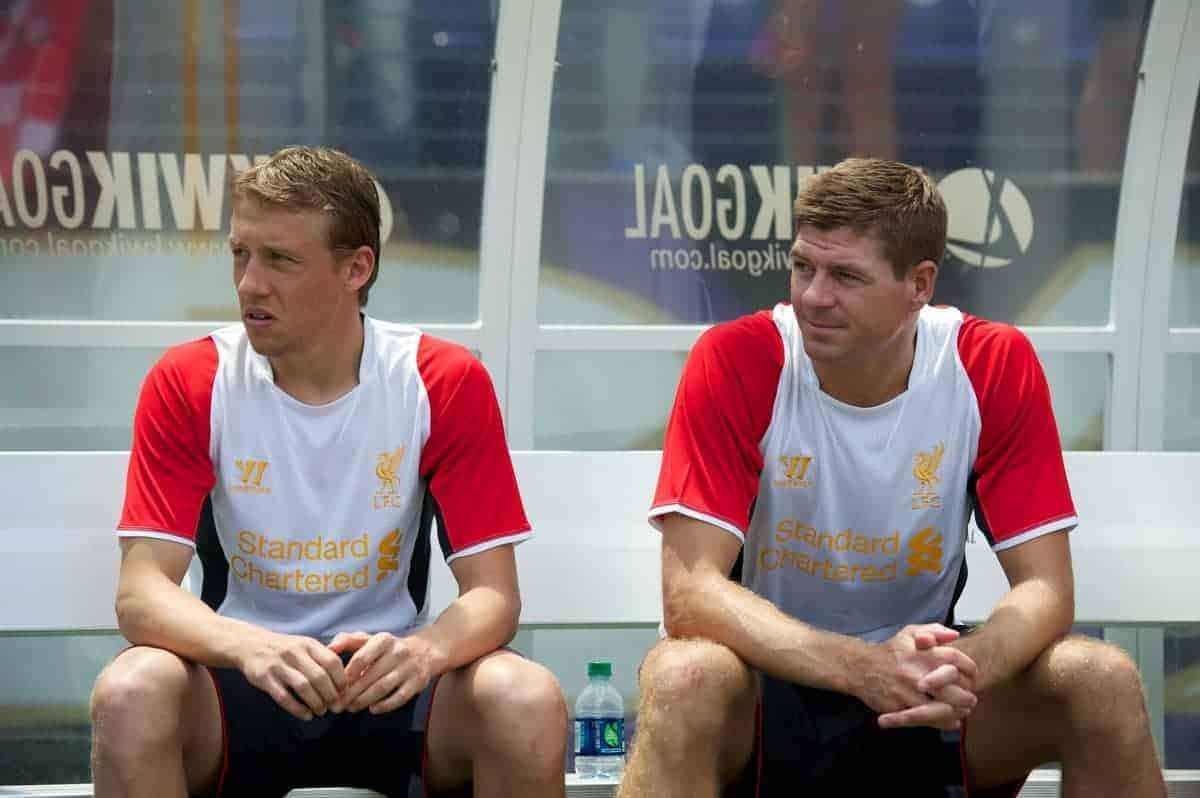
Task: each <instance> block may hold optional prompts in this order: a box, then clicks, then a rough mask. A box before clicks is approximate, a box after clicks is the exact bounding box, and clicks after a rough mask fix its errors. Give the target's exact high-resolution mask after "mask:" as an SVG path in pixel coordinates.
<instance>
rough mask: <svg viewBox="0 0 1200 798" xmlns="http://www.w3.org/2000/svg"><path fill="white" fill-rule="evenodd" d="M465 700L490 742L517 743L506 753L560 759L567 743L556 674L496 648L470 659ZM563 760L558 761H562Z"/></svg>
mask: <svg viewBox="0 0 1200 798" xmlns="http://www.w3.org/2000/svg"><path fill="white" fill-rule="evenodd" d="M471 670H472V673H471V675H470V685H469V688H468V700H469V703H470V708H471V710H472V712H473V714H476V715H477V716H478V717H479V718H481V719H482V720H483V722H484V724H483V725H484V728H485V729H492V730H494V731H495V732H496V734H491V735H489V739H488V740H487V741H486V744H488V745H489V747H493V748H495V747H500V748H504V747H511V746H517V747H518V748H520V749H521V750H519V751H510V752H509V753H511V754H514V755H517V756H520V757H521V758H522V759H524V760H526V761H528V759H529V758H533V759H535V760H541V759H545V760H546V761H550V762H556V763H561V762H562V758H563V754H564V752H565V749H566V731H567V705H566V700H565V699H564V698H563V692H562V688H561V687H560V686H559V684H558V680H557V679H555V678H554V674H552V673H551V672H550V671H548V670H547V669H546V668H545V667H543V666H541V665H539V664H537V663H536V662H532V661H530V660H527V659H525V658H523V657H521V656H520V655H517V654H514V653H511V652H498V653H496V654H493V655H491V656H488V657H486V658H484V659H483V660H481V661H480V662H479V663H477V664H476V665H474V666H473V667H472V668H471ZM560 766H561V765H560Z"/></svg>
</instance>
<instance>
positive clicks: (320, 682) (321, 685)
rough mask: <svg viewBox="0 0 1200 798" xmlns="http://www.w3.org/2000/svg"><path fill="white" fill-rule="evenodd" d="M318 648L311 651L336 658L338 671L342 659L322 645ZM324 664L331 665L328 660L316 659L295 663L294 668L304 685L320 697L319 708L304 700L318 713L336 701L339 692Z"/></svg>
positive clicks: (322, 712)
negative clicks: (319, 649) (317, 650)
mask: <svg viewBox="0 0 1200 798" xmlns="http://www.w3.org/2000/svg"><path fill="white" fill-rule="evenodd" d="M318 648H321V649H322V651H321V652H312V653H313V654H314V655H316V656H319V655H322V654H323V655H327V656H329V657H333V658H334V659H335V660H337V670H338V671H340V670H341V665H342V661H341V660H340V659H338V657H337V655H336V654H334V653H332V652H331V651H329V650H328V649H324V648H323V647H320V646H318ZM326 666H331V664H330V663H328V662H325V663H322V662H318V661H317V660H316V659H312V660H305V661H302V662H299V663H297V665H296V669H297V670H298V671H299V672H300V674H301V676H302V677H303V680H304V683H305V685H306V686H308V687H309V688H310V689H311V690H312V691H313V692H314V693H316V694H317V695H318V696H319V697H320V701H321V706H320V708H318V707H316V706H313V704H312V703H311V702H309V701H307V700H306V701H305V703H307V704H308V705H309V706H310V707H312V709H313V711H314V712H316V713H317V714H318V715H323V714H324V713H325V710H326V709H327V708H329V707H331V706H332V705H333V703H334V702H335V701H337V698H338V693H339V692H340V688H339V687H338V685H337V682H335V681H334V677H333V676H331V675H330V674H329V671H328V670H326ZM343 680H344V677H343ZM302 697H303V695H302Z"/></svg>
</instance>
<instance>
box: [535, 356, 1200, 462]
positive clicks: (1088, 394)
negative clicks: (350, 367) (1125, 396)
mask: <svg viewBox="0 0 1200 798" xmlns="http://www.w3.org/2000/svg"><path fill="white" fill-rule="evenodd" d="M1038 357H1039V358H1040V359H1041V361H1042V367H1043V368H1044V370H1045V372H1046V379H1047V381H1048V382H1049V383H1050V395H1051V401H1052V402H1053V405H1054V415H1055V418H1056V419H1057V420H1058V431H1059V435H1060V436H1061V438H1062V444H1063V448H1064V449H1072V450H1099V449H1103V448H1104V414H1105V410H1106V405H1107V398H1108V395H1109V371H1110V369H1109V364H1110V361H1109V356H1108V355H1106V354H1104V353H1100V352H1097V353H1091V352H1082V353H1081V352H1069V353H1067V352H1039V353H1038ZM685 359H686V354H685V353H683V352H555V351H546V352H539V353H538V355H537V387H536V402H537V404H536V412H535V413H534V419H535V421H534V448H536V449H577V450H604V451H608V450H622V449H661V448H662V441H663V431H664V429H665V428H666V423H667V416H668V415H670V412H671V403H672V401H674V398H675V388H676V385H677V383H678V382H679V375H680V373H681V372H682V370H683V362H684V360H685ZM1198 448H1200V447H1198Z"/></svg>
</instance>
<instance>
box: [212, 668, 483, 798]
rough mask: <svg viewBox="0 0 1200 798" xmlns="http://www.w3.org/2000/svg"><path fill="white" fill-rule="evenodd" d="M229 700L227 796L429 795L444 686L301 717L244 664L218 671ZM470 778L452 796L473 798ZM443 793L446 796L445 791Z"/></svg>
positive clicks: (223, 797) (221, 691) (223, 785)
mask: <svg viewBox="0 0 1200 798" xmlns="http://www.w3.org/2000/svg"><path fill="white" fill-rule="evenodd" d="M209 673H210V674H211V675H212V679H213V685H214V686H215V687H216V689H217V696H218V698H219V699H220V702H221V725H222V726H223V731H224V738H225V740H224V748H225V755H224V762H223V763H222V765H221V776H220V782H219V785H218V788H217V795H218V796H220V798H275V796H283V795H286V794H287V792H288V791H289V790H291V789H293V788H296V787H359V788H366V789H371V790H375V791H376V792H380V793H383V794H384V795H387V796H391V797H392V798H425V796H427V795H431V793H430V792H429V791H428V790H427V789H426V788H425V783H424V765H425V730H426V728H427V726H428V721H429V711H430V708H431V707H432V706H433V695H434V690H435V689H436V686H437V683H436V682H434V683H432V684H430V686H429V687H427V688H425V690H424V691H423V692H422V693H421V694H420V695H418V696H417V697H416V698H414V699H413V700H412V701H409V702H408V703H407V704H405V705H404V706H403V707H401V708H400V709H397V710H396V711H394V712H389V713H387V714H385V715H372V714H371V713H370V712H367V711H365V710H364V711H362V712H342V713H340V714H334V713H331V712H330V713H326V714H325V716H324V717H320V718H316V717H314V718H313V719H312V720H307V721H306V720H300V719H299V718H296V717H294V716H293V715H290V714H288V713H287V712H286V711H284V710H283V708H282V707H280V706H279V705H278V704H276V703H275V700H274V699H273V698H271V696H269V695H267V694H266V693H264V692H263V691H262V690H259V689H258V688H257V687H255V686H254V685H252V684H250V682H248V681H247V680H246V677H245V676H244V675H243V674H242V672H241V671H239V670H237V669H236V668H210V669H209ZM470 794H471V785H470V783H468V784H467V785H465V786H464V787H463V788H462V789H461V790H455V791H454V792H453V793H449V795H452V796H456V797H457V796H470ZM441 795H446V794H445V793H441Z"/></svg>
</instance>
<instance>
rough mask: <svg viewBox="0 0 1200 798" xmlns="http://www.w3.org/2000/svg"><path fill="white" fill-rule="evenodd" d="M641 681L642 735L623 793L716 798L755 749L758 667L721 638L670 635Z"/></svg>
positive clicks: (623, 796)
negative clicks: (750, 665)
mask: <svg viewBox="0 0 1200 798" xmlns="http://www.w3.org/2000/svg"><path fill="white" fill-rule="evenodd" d="M638 681H639V683H640V686H641V693H642V698H641V703H640V707H639V709H638V724H637V728H638V731H637V739H636V741H635V742H634V745H633V750H632V752H631V754H632V756H631V757H630V761H629V766H628V767H627V768H626V771H625V777H624V779H623V781H622V783H621V789H620V791H619V792H618V793H617V795H618V798H651V796H653V798H672V797H673V796H678V797H679V798H716V796H718V795H719V794H720V791H721V788H722V786H723V785H725V784H727V783H729V782H730V781H732V780H733V779H734V778H735V777H736V776H737V775H738V774H739V773H740V772H741V771H742V769H743V768H744V767H745V766H746V764H747V763H748V762H749V761H750V755H751V753H752V752H753V750H754V740H755V726H754V718H755V708H756V702H757V697H758V683H757V679H756V677H755V675H754V673H753V672H752V671H751V670H750V669H749V668H748V667H746V664H745V663H744V662H742V660H741V659H739V658H738V656H737V655H736V654H734V653H733V652H732V651H730V650H729V649H728V648H726V647H725V646H722V645H720V644H718V643H711V642H708V641H706V640H663V641H661V642H659V643H658V644H657V645H656V646H655V647H654V648H653V649H652V650H651V651H650V653H649V654H647V655H646V659H645V661H644V662H643V663H642V668H641V671H640V673H639V676H638Z"/></svg>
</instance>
